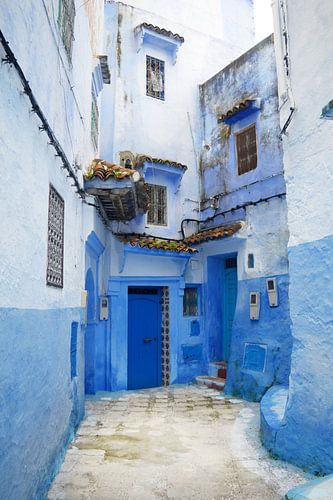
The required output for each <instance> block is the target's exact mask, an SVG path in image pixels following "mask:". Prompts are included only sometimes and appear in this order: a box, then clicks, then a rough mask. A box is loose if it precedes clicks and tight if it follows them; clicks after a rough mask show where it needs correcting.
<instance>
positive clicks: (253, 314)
mask: <svg viewBox="0 0 333 500" xmlns="http://www.w3.org/2000/svg"><path fill="white" fill-rule="evenodd" d="M259 314H260V292H250V319H251V320H258V319H259Z"/></svg>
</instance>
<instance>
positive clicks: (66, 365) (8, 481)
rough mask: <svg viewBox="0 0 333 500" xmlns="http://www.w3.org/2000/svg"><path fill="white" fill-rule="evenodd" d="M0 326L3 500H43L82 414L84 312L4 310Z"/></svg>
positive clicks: (0, 491)
mask: <svg viewBox="0 0 333 500" xmlns="http://www.w3.org/2000/svg"><path fill="white" fill-rule="evenodd" d="M73 321H76V322H78V324H79V327H78V337H77V343H78V353H77V373H78V376H77V377H74V378H73V379H71V363H70V359H71V326H72V322H73ZM0 324H1V335H0V357H1V377H0V470H1V475H0V497H1V498H3V499H6V500H17V499H28V498H29V500H30V499H31V500H34V499H41V498H44V495H45V494H46V492H47V489H48V486H49V485H50V482H51V480H52V478H53V476H54V474H55V473H56V472H57V470H58V467H59V466H60V465H61V461H62V458H63V455H64V453H65V448H66V445H67V444H68V442H69V440H70V439H71V438H72V437H73V434H74V431H75V429H76V428H77V426H78V424H79V422H80V420H81V419H82V417H83V414H84V387H83V335H84V334H83V331H82V329H81V326H80V325H81V324H82V312H81V310H80V309H46V310H37V309H5V308H2V309H0ZM32 367H33V369H32ZM59 408H61V411H59Z"/></svg>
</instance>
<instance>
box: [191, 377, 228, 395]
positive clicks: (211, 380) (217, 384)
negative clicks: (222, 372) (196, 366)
mask: <svg viewBox="0 0 333 500" xmlns="http://www.w3.org/2000/svg"><path fill="white" fill-rule="evenodd" d="M195 380H196V382H197V384H199V385H205V386H206V387H208V388H209V389H216V390H217V391H223V390H224V386H225V378H220V377H211V376H209V375H199V376H197V377H195Z"/></svg>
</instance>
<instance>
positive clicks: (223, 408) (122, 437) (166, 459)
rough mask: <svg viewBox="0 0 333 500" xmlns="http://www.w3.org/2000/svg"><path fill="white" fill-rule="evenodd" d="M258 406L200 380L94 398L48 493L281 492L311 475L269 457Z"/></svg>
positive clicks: (259, 495) (263, 495)
mask: <svg viewBox="0 0 333 500" xmlns="http://www.w3.org/2000/svg"><path fill="white" fill-rule="evenodd" d="M258 412H259V408H258V405H257V404H255V403H246V402H243V401H240V400H236V399H228V398H226V397H224V396H223V395H221V394H220V393H219V392H217V391H214V390H211V389H205V388H200V387H197V386H171V387H169V388H157V389H148V390H142V391H130V392H124V393H121V394H118V395H116V396H111V395H110V393H109V394H108V395H107V396H105V397H102V398H101V399H99V400H89V401H87V403H86V418H85V420H84V421H83V423H82V425H81V427H80V428H79V431H78V433H77V436H76V438H75V440H74V441H73V442H72V444H71V446H70V448H69V450H68V452H67V455H66V459H65V462H64V463H63V465H62V468H61V470H60V472H59V474H58V476H57V477H56V479H55V480H54V482H53V485H52V487H51V489H50V491H49V495H48V499H49V500H56V499H57V500H59V499H67V500H76V499H97V500H103V499H116V500H122V499H140V500H150V499H161V498H163V499H202V500H211V499H244V500H245V499H246V500H250V499H256V500H258V499H263V500H269V499H280V498H281V495H282V494H283V493H285V492H286V491H287V490H288V489H289V488H291V487H292V486H294V485H296V484H299V483H301V482H304V481H305V480H306V477H305V475H304V474H303V473H302V472H301V471H299V470H298V469H296V468H293V467H292V466H290V465H287V464H285V463H283V462H280V461H277V460H273V459H271V458H269V456H268V454H267V452H266V451H265V450H264V449H263V448H262V447H261V445H260V442H259V429H258V427H259V415H258Z"/></svg>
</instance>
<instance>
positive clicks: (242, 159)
mask: <svg viewBox="0 0 333 500" xmlns="http://www.w3.org/2000/svg"><path fill="white" fill-rule="evenodd" d="M236 150H237V164H238V175H242V174H245V173H246V172H250V170H254V169H255V168H257V134H256V126H255V124H253V125H251V126H250V127H248V128H246V129H244V130H242V131H241V132H239V133H237V134H236Z"/></svg>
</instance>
